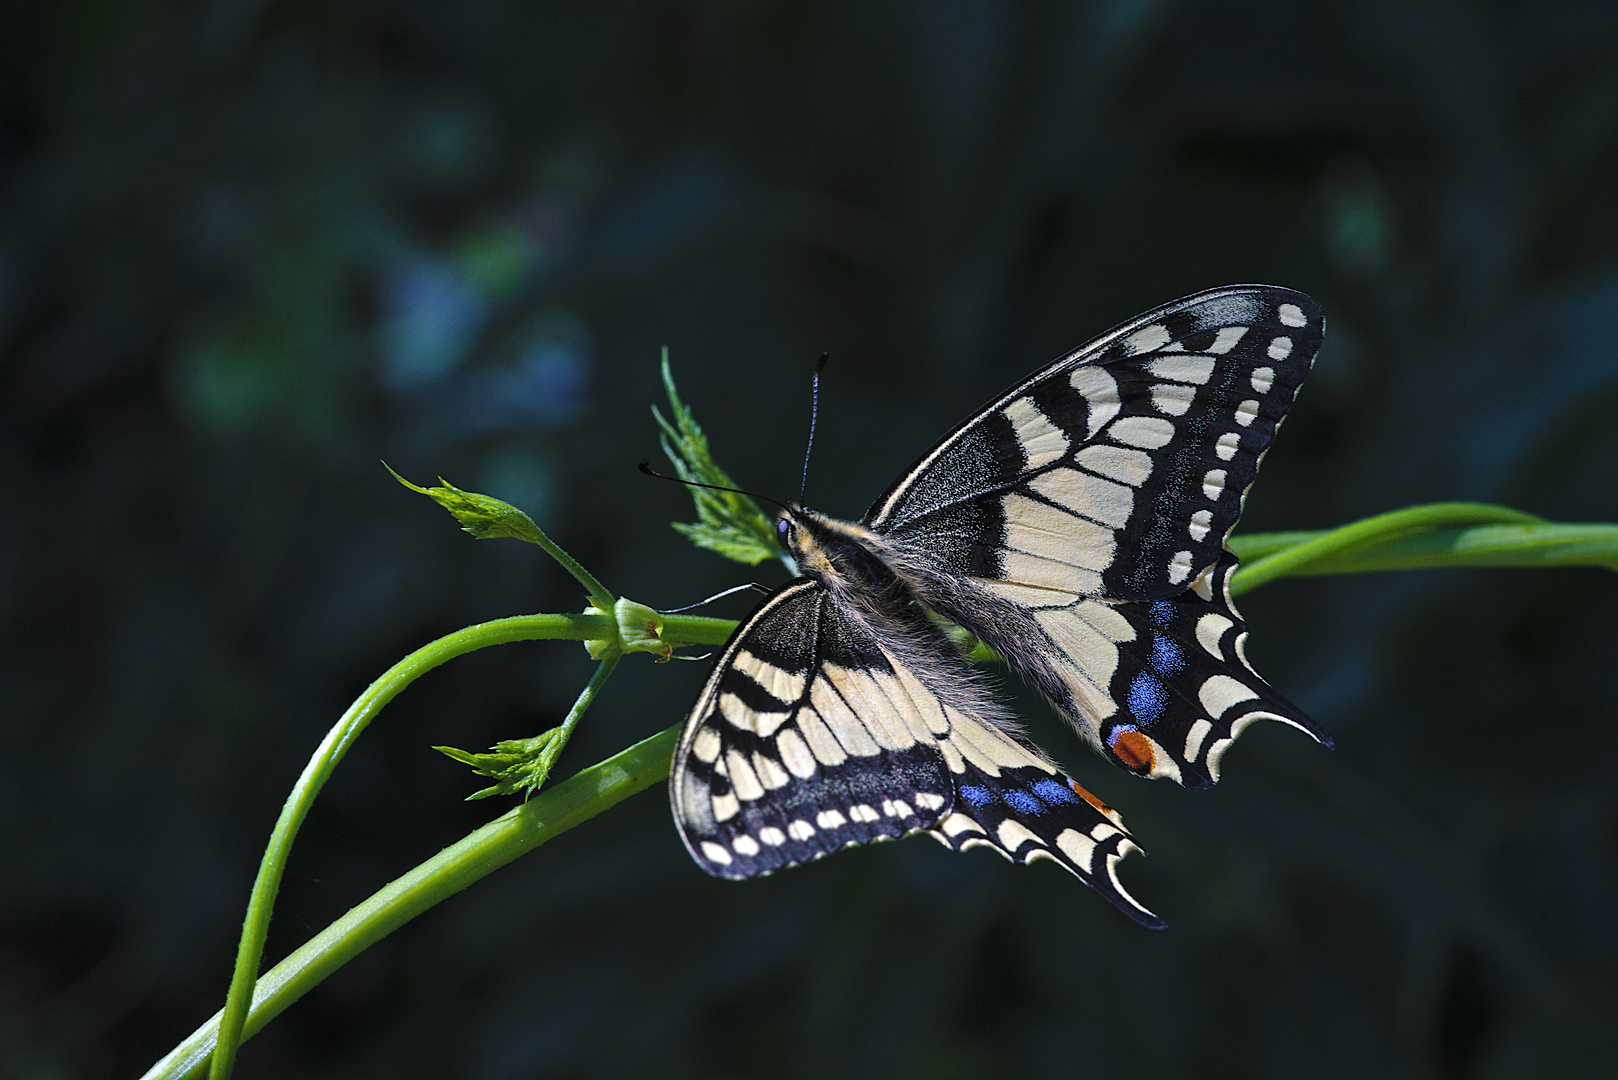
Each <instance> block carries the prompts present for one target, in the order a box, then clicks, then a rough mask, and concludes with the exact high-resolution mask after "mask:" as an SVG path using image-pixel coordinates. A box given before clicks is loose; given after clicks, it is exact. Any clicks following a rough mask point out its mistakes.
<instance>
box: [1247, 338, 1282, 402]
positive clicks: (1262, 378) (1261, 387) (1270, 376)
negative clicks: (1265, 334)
mask: <svg viewBox="0 0 1618 1080" xmlns="http://www.w3.org/2000/svg"><path fill="white" fill-rule="evenodd" d="M1276 340H1278V341H1282V340H1285V339H1284V338H1277V339H1276ZM1249 381H1250V382H1252V384H1253V389H1254V390H1255V391H1257V392H1258V393H1260V394H1268V393H1269V392H1270V387H1272V386H1274V385H1275V369H1274V368H1272V367H1260V368H1254V369H1253V374H1252V377H1251V379H1250V380H1249Z"/></svg>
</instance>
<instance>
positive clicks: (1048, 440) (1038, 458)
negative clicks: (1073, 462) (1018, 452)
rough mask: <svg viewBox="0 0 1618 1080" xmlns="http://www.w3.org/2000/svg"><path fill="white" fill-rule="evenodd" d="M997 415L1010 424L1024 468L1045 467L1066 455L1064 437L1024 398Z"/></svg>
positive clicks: (1047, 418) (1037, 407)
mask: <svg viewBox="0 0 1618 1080" xmlns="http://www.w3.org/2000/svg"><path fill="white" fill-rule="evenodd" d="M1001 415H1002V416H1004V417H1005V418H1006V419H1007V420H1009V421H1010V422H1011V426H1012V429H1013V430H1014V431H1015V432H1016V434H1017V443H1018V445H1020V446H1021V447H1022V452H1023V458H1024V459H1025V460H1026V462H1027V465H1026V467H1027V468H1030V469H1037V468H1039V467H1040V466H1041V465H1049V464H1050V463H1051V462H1053V461H1059V460H1060V459H1061V458H1062V456H1063V455H1064V454H1066V453H1067V448H1068V440H1067V435H1065V434H1064V433H1063V432H1062V429H1061V428H1059V427H1057V426H1056V425H1055V424H1053V423H1051V421H1050V417H1048V416H1046V415H1045V414H1044V413H1043V412H1041V411H1040V409H1039V406H1038V405H1035V404H1034V403H1033V402H1032V401H1030V400H1029V399H1028V398H1018V399H1017V400H1016V401H1013V402H1012V403H1011V404H1010V405H1007V406H1006V407H1005V408H1004V409H1003V410H1001Z"/></svg>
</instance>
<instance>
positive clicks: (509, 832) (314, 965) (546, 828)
mask: <svg viewBox="0 0 1618 1080" xmlns="http://www.w3.org/2000/svg"><path fill="white" fill-rule="evenodd" d="M678 736H679V725H676V726H674V727H671V728H669V729H668V730H666V731H661V732H659V733H658V734H656V735H653V736H652V737H651V738H649V739H646V740H644V741H642V742H638V743H636V744H635V745H634V746H631V747H630V748H629V749H627V750H624V751H623V752H621V753H619V754H616V755H614V756H613V757H610V758H608V759H607V760H606V761H603V762H601V763H600V764H598V765H595V766H592V767H591V768H588V769H585V770H584V771H583V772H581V773H579V774H578V775H577V776H574V777H572V778H570V779H568V780H565V781H563V782H562V783H560V784H557V785H556V786H555V787H553V788H550V789H549V790H547V791H544V792H541V793H540V794H539V795H536V796H535V797H534V798H532V799H530V800H529V801H528V802H525V803H523V804H522V805H521V806H518V807H515V808H514V809H512V810H509V811H507V812H506V813H504V814H502V815H501V816H500V817H498V818H496V819H495V820H493V821H491V822H490V823H489V824H487V825H485V826H483V827H482V828H481V829H478V830H477V831H476V832H473V833H471V834H470V835H468V836H467V837H466V838H465V839H463V840H461V841H460V842H458V843H456V844H454V845H452V846H450V847H447V848H445V849H444V850H443V851H441V852H439V853H438V854H437V855H435V856H433V857H432V858H431V859H428V860H427V861H426V862H424V863H422V864H421V865H420V866H418V867H416V868H415V869H413V870H411V871H410V872H409V873H407V874H405V875H404V876H403V877H401V878H399V879H398V880H397V881H394V882H393V883H391V884H389V885H387V886H385V887H384V888H382V889H381V890H379V891H378V892H377V893H376V894H375V895H374V896H372V897H370V898H369V899H368V900H365V901H363V902H361V903H360V904H359V906H357V907H355V908H354V909H353V910H351V911H349V913H348V914H346V915H344V916H343V917H342V918H340V919H338V920H337V921H336V922H334V923H332V924H331V925H330V926H328V927H327V928H326V929H325V930H323V931H321V932H320V934H318V935H317V936H315V937H314V938H313V939H311V940H310V941H309V942H307V943H306V944H305V945H304V946H303V947H302V948H300V949H298V950H297V951H296V952H294V953H293V954H292V955H290V956H288V957H287V958H286V959H285V960H283V961H281V963H279V964H277V965H276V966H275V967H274V968H273V969H272V970H270V971H268V972H266V973H265V974H264V977H263V978H261V979H259V980H258V986H257V988H256V989H255V990H254V992H253V997H252V1004H251V1009H250V1010H248V1011H247V1013H246V1015H245V1024H244V1025H243V1027H242V1028H241V1037H243V1038H245V1037H247V1036H251V1035H253V1034H255V1033H256V1032H257V1031H258V1030H259V1029H260V1028H262V1027H263V1026H264V1025H265V1024H267V1023H269V1022H270V1020H272V1019H274V1018H275V1017H276V1016H278V1015H279V1014H280V1013H281V1012H282V1011H283V1010H284V1009H286V1008H287V1006H289V1005H291V1004H292V1003H293V1002H294V1001H297V1000H298V999H299V998H300V997H302V996H303V995H304V994H306V993H308V992H309V991H310V990H312V989H313V988H314V987H315V986H316V985H318V984H319V983H320V982H321V980H323V979H325V978H326V977H327V976H328V975H331V974H332V973H333V972H335V971H336V970H337V969H338V968H340V967H342V966H343V965H344V964H346V963H347V962H348V961H350V960H352V959H353V958H354V957H355V956H357V955H359V954H360V953H361V952H363V951H364V950H365V949H367V948H369V947H370V946H372V945H374V944H375V943H376V942H378V941H380V940H382V939H383V938H384V937H386V936H387V935H389V934H391V933H392V932H393V931H395V930H397V929H398V928H399V927H401V926H403V925H404V924H405V923H407V922H409V921H410V920H411V919H414V918H415V917H416V916H417V915H420V914H421V913H422V912H424V911H427V910H428V909H430V908H431V907H433V906H434V905H435V904H438V903H440V902H442V901H443V900H445V899H447V898H448V897H450V896H452V895H454V894H455V893H457V892H460V891H461V890H462V889H464V888H466V887H467V886H468V885H471V884H472V883H473V882H475V881H478V880H479V879H480V878H483V877H484V876H486V875H488V874H490V873H492V872H493V871H495V870H498V869H499V868H500V867H502V866H504V865H505V864H506V863H509V862H511V861H512V860H513V859H515V858H517V857H518V856H520V855H523V854H526V853H527V852H529V851H531V850H533V849H534V848H536V847H538V846H539V845H540V844H543V843H544V842H545V841H547V840H549V839H551V837H553V836H556V835H557V834H559V833H562V832H565V831H567V830H568V829H571V828H573V827H574V826H575V825H578V824H580V823H582V822H584V821H588V820H589V819H590V818H592V817H594V816H595V815H597V814H599V813H601V812H602V811H603V810H606V809H608V808H610V807H611V806H613V805H615V804H616V803H618V802H620V801H621V800H623V799H626V798H628V797H629V796H631V795H633V794H635V793H636V792H638V791H642V790H644V789H645V788H648V787H651V786H652V785H653V784H656V783H659V782H660V781H662V780H663V779H664V778H665V777H667V776H668V774H669V757H670V755H671V754H672V753H673V750H674V742H675V739H676V738H677V737H678ZM223 1016H224V1014H223V1013H222V1012H221V1013H216V1014H215V1015H214V1016H213V1018H212V1019H210V1020H209V1021H208V1022H207V1023H205V1024H203V1025H202V1026H201V1027H200V1028H198V1029H197V1030H196V1031H195V1032H194V1033H192V1035H191V1036H190V1038H188V1039H186V1040H185V1041H184V1042H182V1043H181V1044H180V1045H179V1046H177V1047H175V1048H174V1050H173V1051H171V1052H170V1053H169V1055H168V1056H167V1057H165V1058H164V1059H163V1060H162V1061H159V1062H158V1063H157V1064H156V1065H154V1066H152V1068H151V1069H150V1070H149V1071H148V1072H147V1073H146V1076H145V1080H179V1078H182V1077H183V1078H187V1080H194V1078H197V1077H200V1076H202V1074H203V1069H204V1066H205V1065H206V1064H207V1061H208V1058H209V1056H210V1055H211V1054H212V1053H213V1050H214V1046H215V1044H216V1042H217V1041H218V1039H219V1034H220V1028H221V1023H222V1019H223Z"/></svg>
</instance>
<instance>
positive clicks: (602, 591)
mask: <svg viewBox="0 0 1618 1080" xmlns="http://www.w3.org/2000/svg"><path fill="white" fill-rule="evenodd" d="M534 533H535V536H534V537H533V538H532V539H533V542H534V543H536V544H538V545H539V546H540V547H541V548H543V549H544V550H545V553H546V554H547V555H549V556H550V557H551V558H553V559H555V560H556V561H557V562H559V563H561V564H562V569H563V570H566V571H567V572H568V573H570V574H572V575H573V577H574V579H575V580H577V581H578V583H579V584H580V585H583V586H584V591H585V592H586V593H588V594H589V595H590V603H591V604H593V605H595V607H596V608H597V609H599V610H601V611H611V610H612V605H613V603H614V601H615V600H616V598H615V597H614V596H613V595H612V593H610V592H608V591H607V587H606V586H605V585H603V584H601V582H599V581H597V580H596V577H595V575H594V574H592V573H590V571H588V570H586V569H585V568H584V567H583V566H582V565H581V564H580V563H579V561H578V560H577V559H575V558H574V557H573V556H571V555H569V554H568V553H567V552H565V551H563V550H562V549H561V548H559V547H557V546H556V541H554V540H552V539H551V538H550V537H549V536H546V535H545V530H544V529H541V528H540V527H539V526H538V525H535V526H534Z"/></svg>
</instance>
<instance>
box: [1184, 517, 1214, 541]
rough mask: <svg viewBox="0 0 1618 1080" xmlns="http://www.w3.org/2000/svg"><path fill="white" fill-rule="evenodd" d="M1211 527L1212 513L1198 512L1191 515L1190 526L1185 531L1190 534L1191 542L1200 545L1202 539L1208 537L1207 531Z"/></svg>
mask: <svg viewBox="0 0 1618 1080" xmlns="http://www.w3.org/2000/svg"><path fill="white" fill-rule="evenodd" d="M1212 527H1213V511H1212V510H1198V511H1197V512H1196V513H1194V514H1192V515H1191V524H1190V525H1188V526H1186V531H1187V532H1189V533H1190V534H1191V539H1192V540H1195V541H1196V542H1197V543H1199V544H1200V543H1202V538H1203V537H1204V536H1207V535H1208V530H1209V529H1210V528H1212Z"/></svg>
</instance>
